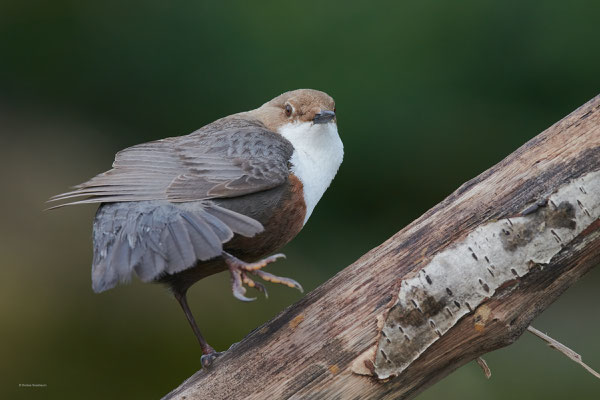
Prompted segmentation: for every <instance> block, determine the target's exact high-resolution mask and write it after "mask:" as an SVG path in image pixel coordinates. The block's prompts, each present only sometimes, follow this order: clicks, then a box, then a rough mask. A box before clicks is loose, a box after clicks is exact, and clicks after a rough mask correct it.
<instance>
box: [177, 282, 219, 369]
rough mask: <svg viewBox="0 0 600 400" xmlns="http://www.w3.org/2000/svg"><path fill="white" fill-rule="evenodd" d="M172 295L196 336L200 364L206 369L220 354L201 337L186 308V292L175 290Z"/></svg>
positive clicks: (194, 321)
mask: <svg viewBox="0 0 600 400" xmlns="http://www.w3.org/2000/svg"><path fill="white" fill-rule="evenodd" d="M173 294H174V295H175V298H176V299H177V301H178V302H179V305H180V306H181V308H182V309H183V312H184V313H185V316H186V318H187V320H188V322H189V323H190V326H191V327H192V330H193V331H194V334H195V335H196V338H197V339H198V342H199V343H200V347H201V348H202V357H201V358H200V363H201V364H202V367H203V368H208V367H209V366H210V365H211V364H212V362H213V361H214V360H215V358H217V357H218V356H220V355H221V353H218V352H216V351H215V349H213V348H212V346H211V345H210V344H208V342H207V341H206V339H204V336H202V333H200V329H199V328H198V325H197V324H196V320H195V319H194V315H193V314H192V311H191V310H190V307H189V306H188V302H187V290H183V291H177V290H176V291H174V292H173Z"/></svg>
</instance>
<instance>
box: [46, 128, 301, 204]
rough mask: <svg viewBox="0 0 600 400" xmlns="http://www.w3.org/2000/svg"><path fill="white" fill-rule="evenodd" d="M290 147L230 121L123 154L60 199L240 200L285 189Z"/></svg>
mask: <svg viewBox="0 0 600 400" xmlns="http://www.w3.org/2000/svg"><path fill="white" fill-rule="evenodd" d="M292 151H293V148H292V145H291V143H290V142H289V141H287V140H286V139H285V138H283V137H282V136H281V135H278V134H276V133H274V132H271V131H269V130H268V129H266V128H265V127H264V125H262V124H259V123H248V122H247V121H229V122H228V123H227V124H226V126H223V125H217V126H216V127H214V126H213V124H211V125H208V126H206V127H205V128H203V129H201V130H199V131H198V132H195V133H192V134H190V135H187V136H180V137H175V138H168V139H163V140H157V141H154V142H149V143H144V144H140V145H137V146H133V147H130V148H127V149H125V150H122V151H120V152H119V153H117V155H116V157H115V162H114V163H113V168H112V169H111V170H110V171H107V172H105V173H102V174H100V175H97V176H95V177H94V178H92V179H90V180H89V181H87V182H85V183H82V184H81V185H78V186H76V187H75V190H73V191H71V192H67V193H63V194H60V195H57V196H54V197H52V198H51V199H50V201H65V200H68V201H70V202H67V203H63V204H60V205H58V206H56V207H62V206H65V205H72V204H83V203H107V202H121V201H143V200H169V201H171V202H188V201H197V200H206V199H210V198H217V197H236V196H241V195H244V194H248V193H254V192H259V191H262V190H267V189H271V188H273V187H276V186H279V185H281V184H282V183H283V182H285V180H286V179H287V177H288V174H289V170H288V160H289V159H290V157H291V155H292Z"/></svg>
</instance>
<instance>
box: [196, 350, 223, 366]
mask: <svg viewBox="0 0 600 400" xmlns="http://www.w3.org/2000/svg"><path fill="white" fill-rule="evenodd" d="M223 353H225V352H224V351H213V352H212V353H208V354H202V357H200V363H201V364H202V368H210V366H211V365H212V363H213V362H214V361H215V360H216V359H217V357H219V356H221V355H223Z"/></svg>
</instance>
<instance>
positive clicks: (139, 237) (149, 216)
mask: <svg viewBox="0 0 600 400" xmlns="http://www.w3.org/2000/svg"><path fill="white" fill-rule="evenodd" d="M262 230H263V226H262V225H261V224H260V223H259V222H258V221H256V220H254V219H252V218H249V217H247V216H245V215H242V214H239V213H236V212H234V211H231V210H227V209H225V208H223V207H219V206H217V205H215V204H213V203H211V202H193V203H170V202H167V201H143V202H136V203H132V202H123V203H106V204H102V205H101V206H100V208H99V209H98V212H97V213H96V217H95V219H94V259H93V264H92V287H93V289H94V291H95V292H103V291H105V290H108V289H111V288H113V287H114V286H116V285H117V284H118V283H119V282H127V281H129V280H130V279H131V273H132V271H135V273H136V274H137V275H138V277H139V278H140V279H141V280H142V281H144V282H148V281H153V280H156V279H157V278H159V277H160V276H162V275H164V274H173V273H176V272H180V271H183V270H185V269H187V268H191V267H193V266H194V265H195V264H196V262H197V261H198V260H200V261H205V260H209V259H211V258H215V257H218V256H220V255H221V253H222V251H223V247H222V245H223V243H226V242H227V241H229V240H231V238H232V237H233V235H234V234H240V235H243V236H248V237H251V236H254V235H255V234H257V233H259V232H261V231H262Z"/></svg>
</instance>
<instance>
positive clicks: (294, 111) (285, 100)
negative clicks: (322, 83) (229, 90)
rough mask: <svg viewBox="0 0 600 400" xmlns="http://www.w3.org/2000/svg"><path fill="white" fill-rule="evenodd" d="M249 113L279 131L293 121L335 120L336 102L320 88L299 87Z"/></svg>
mask: <svg viewBox="0 0 600 400" xmlns="http://www.w3.org/2000/svg"><path fill="white" fill-rule="evenodd" d="M249 114H250V115H252V116H253V117H256V118H257V119H258V120H260V121H261V122H262V123H263V124H265V126H266V127H267V128H269V129H270V130H272V131H274V132H277V131H278V129H279V128H280V127H281V126H282V125H285V124H288V123H293V122H314V123H326V122H329V121H332V120H333V121H334V122H335V102H334V101H333V99H332V98H331V96H329V95H328V94H327V93H324V92H321V91H319V90H313V89H298V90H292V91H289V92H285V93H283V94H281V95H279V96H277V97H275V98H274V99H273V100H271V101H269V102H267V103H265V104H263V105H262V106H261V107H260V108H257V109H256V110H252V111H249Z"/></svg>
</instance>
